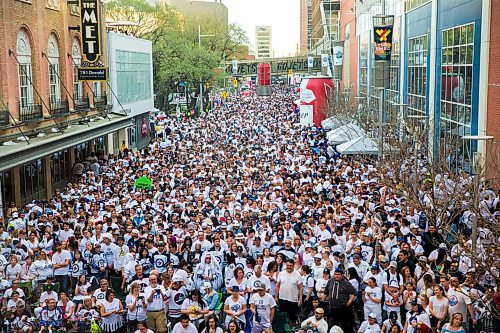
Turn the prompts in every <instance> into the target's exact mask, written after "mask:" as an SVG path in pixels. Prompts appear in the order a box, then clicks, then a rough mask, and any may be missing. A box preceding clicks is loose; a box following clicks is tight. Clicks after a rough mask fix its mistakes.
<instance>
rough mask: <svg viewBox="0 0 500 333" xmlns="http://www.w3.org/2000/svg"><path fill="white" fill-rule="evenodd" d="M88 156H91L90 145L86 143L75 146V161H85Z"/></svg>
mask: <svg viewBox="0 0 500 333" xmlns="http://www.w3.org/2000/svg"><path fill="white" fill-rule="evenodd" d="M87 156H89V143H88V142H84V143H80V144H79V145H76V146H75V159H76V160H77V161H83V160H84V159H85V158H86V157H87Z"/></svg>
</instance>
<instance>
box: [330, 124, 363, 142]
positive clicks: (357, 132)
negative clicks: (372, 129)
mask: <svg viewBox="0 0 500 333" xmlns="http://www.w3.org/2000/svg"><path fill="white" fill-rule="evenodd" d="M365 134H366V133H365V131H364V130H363V129H362V128H361V127H359V126H358V125H356V124H348V125H344V126H340V127H339V128H336V129H334V130H332V131H330V132H328V134H327V135H326V138H327V139H328V143H329V144H331V145H338V144H341V143H344V142H347V141H349V140H352V139H355V138H358V137H360V136H364V135H365Z"/></svg>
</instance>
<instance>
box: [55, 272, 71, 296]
mask: <svg viewBox="0 0 500 333" xmlns="http://www.w3.org/2000/svg"><path fill="white" fill-rule="evenodd" d="M54 278H55V280H56V282H58V283H59V292H61V291H64V292H65V293H68V291H69V290H68V289H69V276H68V275H55V276H54Z"/></svg>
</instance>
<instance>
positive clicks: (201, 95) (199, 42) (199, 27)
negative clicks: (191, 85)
mask: <svg viewBox="0 0 500 333" xmlns="http://www.w3.org/2000/svg"><path fill="white" fill-rule="evenodd" d="M214 36H215V35H202V34H201V25H198V47H199V48H201V37H214ZM202 111H203V78H201V77H200V112H202Z"/></svg>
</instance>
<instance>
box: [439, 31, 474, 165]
mask: <svg viewBox="0 0 500 333" xmlns="http://www.w3.org/2000/svg"><path fill="white" fill-rule="evenodd" d="M442 38H443V43H442V45H443V52H442V57H441V64H442V67H441V116H440V126H441V144H442V148H443V149H444V151H445V153H446V158H447V160H448V162H449V163H450V164H451V165H452V166H453V167H454V168H456V169H465V170H468V169H469V168H470V163H469V159H470V154H469V153H466V147H465V142H464V141H463V140H461V137H463V136H465V135H470V134H471V121H472V84H473V60H474V59H473V57H474V24H473V23H471V24H467V25H462V26H458V27H454V28H451V29H446V30H443V31H442Z"/></svg>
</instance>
